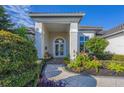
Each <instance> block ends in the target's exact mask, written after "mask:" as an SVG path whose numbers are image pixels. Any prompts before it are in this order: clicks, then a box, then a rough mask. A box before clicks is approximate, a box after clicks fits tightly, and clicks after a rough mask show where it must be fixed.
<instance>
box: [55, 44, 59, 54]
mask: <svg viewBox="0 0 124 93" xmlns="http://www.w3.org/2000/svg"><path fill="white" fill-rule="evenodd" d="M55 54H56V56H59V44H56V45H55Z"/></svg>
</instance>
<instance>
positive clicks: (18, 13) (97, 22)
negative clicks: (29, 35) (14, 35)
mask: <svg viewBox="0 0 124 93" xmlns="http://www.w3.org/2000/svg"><path fill="white" fill-rule="evenodd" d="M4 7H5V9H6V10H7V12H8V14H10V17H11V19H12V21H13V22H15V23H16V24H17V25H18V26H20V24H22V25H25V26H28V27H34V22H33V21H32V19H31V18H30V17H29V16H28V13H29V12H47V13H65V12H73V13H75V12H84V13H85V16H84V18H82V20H81V22H80V25H83V26H100V27H103V28H104V30H109V29H111V28H113V27H115V26H118V25H120V24H123V23H124V5H123V6H113V5H109V6H103V5H99V6H96V5H94V6H93V5H92V6H91V5H89V6H88V5H63V6H61V5H58V6H56V5H28V6H25V5H23V6H19V5H6V6H4Z"/></svg>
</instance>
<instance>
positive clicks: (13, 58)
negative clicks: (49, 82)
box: [0, 30, 41, 87]
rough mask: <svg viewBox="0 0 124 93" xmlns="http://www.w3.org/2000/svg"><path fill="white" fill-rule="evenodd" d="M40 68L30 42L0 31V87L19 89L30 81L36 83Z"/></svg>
mask: <svg viewBox="0 0 124 93" xmlns="http://www.w3.org/2000/svg"><path fill="white" fill-rule="evenodd" d="M40 67H41V65H40V64H38V63H37V51H36V49H35V47H34V44H33V43H32V42H30V41H28V40H27V39H25V38H23V37H20V36H18V35H16V34H12V33H10V32H7V31H2V30H1V31H0V86H18V87H19V86H25V85H26V84H27V83H29V82H30V81H32V80H34V81H37V79H38V78H39V77H38V75H39V73H40ZM34 83H36V82H34ZM33 85H34V84H33Z"/></svg>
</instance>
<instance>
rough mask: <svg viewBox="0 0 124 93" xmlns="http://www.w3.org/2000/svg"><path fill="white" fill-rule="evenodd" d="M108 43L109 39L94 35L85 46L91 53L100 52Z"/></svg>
mask: <svg viewBox="0 0 124 93" xmlns="http://www.w3.org/2000/svg"><path fill="white" fill-rule="evenodd" d="M108 44H109V43H108V41H107V40H105V39H103V38H100V37H94V38H91V39H90V40H88V41H87V42H86V45H85V46H86V49H88V50H89V51H90V52H91V53H93V54H100V53H103V52H104V50H105V48H106V47H107V45H108Z"/></svg>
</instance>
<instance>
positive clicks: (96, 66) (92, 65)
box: [85, 60, 102, 73]
mask: <svg viewBox="0 0 124 93" xmlns="http://www.w3.org/2000/svg"><path fill="white" fill-rule="evenodd" d="M101 66H102V64H101V62H100V61H98V60H92V61H90V62H87V63H86V64H85V69H86V70H88V69H95V70H96V72H97V73H98V72H99V68H100V67H101Z"/></svg>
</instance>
